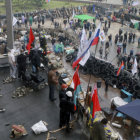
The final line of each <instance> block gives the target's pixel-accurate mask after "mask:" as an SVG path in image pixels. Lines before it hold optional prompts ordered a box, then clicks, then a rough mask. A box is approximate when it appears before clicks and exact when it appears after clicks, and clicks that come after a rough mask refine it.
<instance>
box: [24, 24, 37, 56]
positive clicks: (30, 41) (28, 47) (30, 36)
mask: <svg viewBox="0 0 140 140" xmlns="http://www.w3.org/2000/svg"><path fill="white" fill-rule="evenodd" d="M34 39H35V37H34V34H33V31H32V28H31V27H30V34H29V43H28V44H27V46H26V49H27V50H28V54H29V53H30V49H31V44H32V43H33V41H34Z"/></svg>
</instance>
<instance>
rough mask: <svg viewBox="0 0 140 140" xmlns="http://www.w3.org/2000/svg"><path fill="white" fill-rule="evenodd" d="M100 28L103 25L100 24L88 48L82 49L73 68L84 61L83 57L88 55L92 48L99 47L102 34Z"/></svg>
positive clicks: (88, 43)
mask: <svg viewBox="0 0 140 140" xmlns="http://www.w3.org/2000/svg"><path fill="white" fill-rule="evenodd" d="M100 27H101V24H99V26H98V27H97V29H96V31H95V33H94V36H92V37H91V38H90V39H89V41H88V42H87V45H86V47H84V48H83V49H82V51H81V52H80V53H78V54H77V58H76V60H75V61H74V62H73V64H72V67H73V68H75V67H76V66H77V65H78V64H79V62H80V61H81V60H82V59H83V57H84V56H85V54H86V53H88V51H89V49H90V47H91V46H94V45H97V44H98V41H99V34H100Z"/></svg>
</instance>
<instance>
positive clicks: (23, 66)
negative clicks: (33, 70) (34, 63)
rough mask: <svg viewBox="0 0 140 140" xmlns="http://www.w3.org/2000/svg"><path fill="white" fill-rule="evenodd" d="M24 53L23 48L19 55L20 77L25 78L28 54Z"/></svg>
mask: <svg viewBox="0 0 140 140" xmlns="http://www.w3.org/2000/svg"><path fill="white" fill-rule="evenodd" d="M23 53H24V52H23V50H21V54H20V55H18V57H17V64H18V78H21V77H22V78H23V75H24V73H25V71H26V56H25V55H24V54H23Z"/></svg>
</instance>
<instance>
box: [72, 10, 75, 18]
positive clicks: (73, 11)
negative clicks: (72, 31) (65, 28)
mask: <svg viewBox="0 0 140 140" xmlns="http://www.w3.org/2000/svg"><path fill="white" fill-rule="evenodd" d="M74 16H75V11H74V9H73V14H72V18H74Z"/></svg>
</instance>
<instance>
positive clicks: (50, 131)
mask: <svg viewBox="0 0 140 140" xmlns="http://www.w3.org/2000/svg"><path fill="white" fill-rule="evenodd" d="M75 121H76V120H73V121H71V122H70V124H73V123H74V122H75ZM65 128H66V126H63V127H62V128H59V129H57V130H54V131H49V132H50V133H56V132H58V131H61V130H63V129H65Z"/></svg>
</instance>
